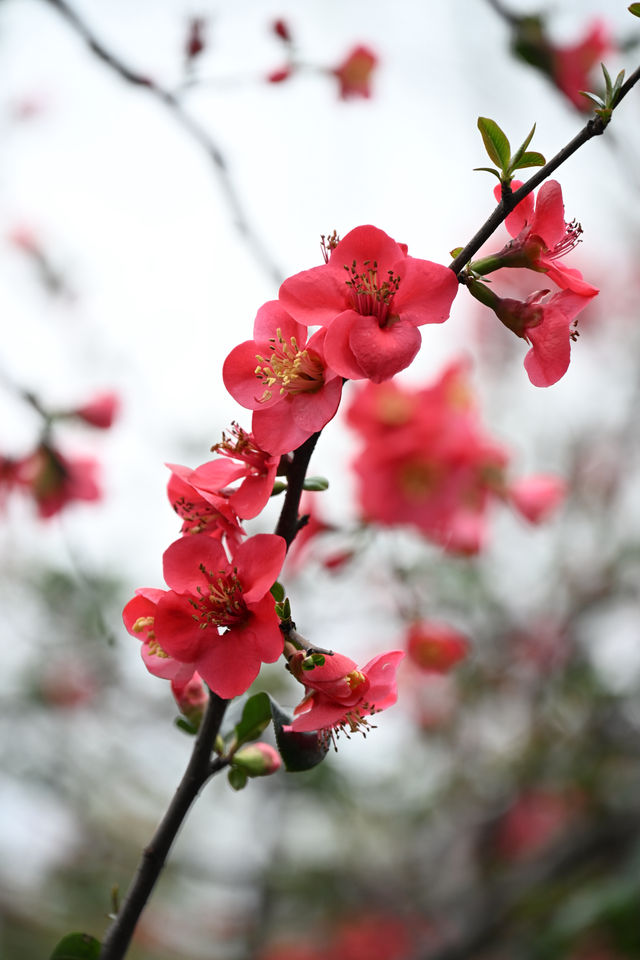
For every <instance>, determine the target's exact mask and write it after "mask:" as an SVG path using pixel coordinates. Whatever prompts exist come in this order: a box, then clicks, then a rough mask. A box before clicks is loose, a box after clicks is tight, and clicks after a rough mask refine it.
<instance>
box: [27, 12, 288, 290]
mask: <svg viewBox="0 0 640 960" xmlns="http://www.w3.org/2000/svg"><path fill="white" fill-rule="evenodd" d="M43 2H44V3H48V4H49V6H51V7H53V8H54V10H57V11H58V13H59V14H61V16H63V17H64V18H65V20H66V21H67V23H69V24H70V25H71V26H72V27H73V29H74V30H75V31H76V33H78V34H79V36H80V37H82V39H83V40H84V42H85V43H86V45H87V46H88V47H89V49H90V50H91V52H92V53H94V54H95V55H96V57H98V59H99V60H101V61H102V62H103V63H104V64H106V66H108V67H109V68H110V69H111V70H113V71H114V72H115V73H117V74H118V75H119V76H120V77H121V78H122V79H123V80H124V81H126V82H127V83H130V84H132V85H133V86H135V87H138V88H139V89H141V90H146V91H147V93H149V94H150V95H151V96H152V97H153V98H154V99H155V100H157V101H158V102H159V103H162V104H163V105H164V106H165V107H166V108H167V109H168V110H169V111H170V112H171V114H172V116H173V117H174V119H175V120H176V121H177V122H178V123H179V124H180V126H181V127H182V128H183V129H184V130H185V131H186V132H187V133H188V134H189V136H190V137H191V138H192V139H193V140H195V141H196V143H198V144H199V145H200V146H201V147H202V149H203V150H204V151H205V153H206V154H207V156H208V157H209V160H210V161H211V165H212V166H213V168H214V170H215V172H216V175H217V177H218V180H219V182H220V186H221V188H222V194H223V196H224V197H225V199H226V201H227V204H228V206H229V208H230V211H231V216H232V219H233V222H234V225H235V227H236V229H237V230H238V232H239V233H240V235H241V236H242V237H243V239H244V240H245V241H246V243H247V244H248V246H249V247H250V249H251V251H252V253H253V255H254V257H255V258H256V260H257V261H258V263H259V264H260V266H261V267H262V268H263V269H264V270H265V272H266V273H267V274H268V275H269V277H270V278H271V280H273V282H274V283H275V284H276V285H278V286H279V285H280V284H281V283H282V280H283V275H282V271H281V270H280V268H279V267H278V265H277V264H276V263H275V261H274V260H273V258H272V256H271V253H270V251H269V249H268V247H267V246H266V245H265V244H264V243H263V241H262V240H261V239H260V238H259V237H258V235H257V234H256V233H255V231H254V229H253V227H252V226H251V224H250V222H249V218H248V216H247V214H246V212H245V210H244V207H243V205H242V203H241V201H240V197H239V196H238V191H237V189H236V187H235V185H234V183H233V181H232V179H231V175H230V173H229V168H228V165H227V162H226V160H225V158H224V156H223V154H222V151H221V150H220V148H219V147H218V146H217V144H216V143H215V141H214V140H213V138H212V136H211V134H210V133H209V132H208V131H207V130H205V128H204V127H202V126H201V125H200V124H199V123H198V122H197V120H194V118H193V117H192V116H191V115H190V114H189V113H187V112H186V111H185V109H184V107H183V105H182V103H181V102H180V100H179V99H178V97H176V95H175V94H173V93H172V92H171V91H170V90H167V89H166V88H164V87H162V86H160V85H159V84H158V83H156V82H155V81H154V80H151V79H150V78H149V77H146V76H144V75H143V74H141V73H137V72H136V71H135V70H132V69H131V68H130V67H128V66H127V65H126V64H125V63H124V62H123V61H122V60H121V59H120V58H119V57H117V56H116V55H115V54H114V53H113V51H111V50H109V49H108V48H107V47H105V45H104V44H103V43H102V41H101V40H99V39H98V37H97V36H96V34H94V33H93V31H92V30H91V29H90V28H89V27H88V26H87V24H86V23H85V22H84V20H82V19H81V18H80V17H79V16H78V14H77V13H76V11H75V10H73V9H72V8H71V7H70V6H69V5H68V4H67V3H66V2H65V0H43Z"/></svg>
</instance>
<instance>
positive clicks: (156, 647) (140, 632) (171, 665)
mask: <svg viewBox="0 0 640 960" xmlns="http://www.w3.org/2000/svg"><path fill="white" fill-rule="evenodd" d="M163 595H164V590H156V589H155V588H154V587H141V588H140V589H139V590H136V594H135V596H134V597H133V598H132V599H131V600H129V602H128V603H127V605H126V606H125V608H124V610H123V611H122V619H123V621H124V625H125V628H126V629H127V631H128V632H129V633H130V634H131V636H132V637H136V638H137V639H138V640H141V641H142V646H141V648H140V653H141V655H142V660H143V662H144V665H145V667H146V668H147V670H148V671H149V673H152V674H153V675H154V677H160V678H161V679H163V680H171V681H172V683H174V682H175V683H176V685H177V689H181V688H183V687H184V686H186V684H188V683H189V681H190V680H191V678H192V677H194V676H195V666H194V664H193V663H181V662H179V661H178V660H174V659H173V657H170V656H169V654H168V653H167V652H166V651H165V650H163V649H162V647H161V646H160V644H159V643H158V640H157V638H156V631H155V619H156V608H157V604H158V600H159V599H160V598H161V597H162V596H163Z"/></svg>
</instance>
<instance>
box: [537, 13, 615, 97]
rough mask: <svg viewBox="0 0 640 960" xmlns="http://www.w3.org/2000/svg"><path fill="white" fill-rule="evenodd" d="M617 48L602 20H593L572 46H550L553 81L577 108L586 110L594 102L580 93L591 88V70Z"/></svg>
mask: <svg viewBox="0 0 640 960" xmlns="http://www.w3.org/2000/svg"><path fill="white" fill-rule="evenodd" d="M613 49H614V46H613V43H612V41H611V34H610V31H609V28H608V26H607V24H606V23H605V22H604V21H603V20H594V21H593V23H592V24H591V26H590V28H589V30H588V32H587V34H586V35H585V37H584V39H583V40H580V41H579V42H578V43H575V44H573V45H572V46H569V47H552V48H551V74H552V77H553V80H554V83H555V84H556V86H557V87H558V89H559V90H561V91H562V92H563V93H564V95H565V96H566V97H568V99H569V100H571V103H572V104H573V105H574V107H577V108H578V110H582V111H583V112H585V113H590V112H591V110H593V104H592V103H591V101H590V100H588V99H587V98H586V97H583V96H581V95H580V91H581V90H589V89H590V83H591V81H590V73H591V71H592V69H593V68H594V67H595V66H597V65H598V64H599V63H601V62H602V60H603V58H604V57H605V56H606V54H608V53H610V52H612V51H613Z"/></svg>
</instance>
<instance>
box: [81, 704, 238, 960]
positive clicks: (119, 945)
mask: <svg viewBox="0 0 640 960" xmlns="http://www.w3.org/2000/svg"><path fill="white" fill-rule="evenodd" d="M227 702H228V701H227V700H222V699H221V698H220V697H218V696H217V695H216V694H215V693H210V694H209V704H208V706H207V709H206V712H205V715H204V717H203V719H202V724H201V725H200V730H199V731H198V735H197V737H196V740H195V743H194V746H193V752H192V754H191V758H190V760H189V763H188V765H187V769H186V770H185V773H184V776H183V778H182V780H181V782H180V786H179V787H178V789H177V790H176V793H175V795H174V797H173V799H172V801H171V803H170V804H169V807H168V809H167V812H166V813H165V815H164V817H163V819H162V821H161V823H160V825H159V826H158V829H157V830H156V832H155V835H154V837H153V839H152V840H151V843H150V844H149V845H148V846H147V847H145V849H144V851H143V853H142V859H141V860H140V863H139V865H138V871H137V873H136V875H135V877H134V880H133V883H132V884H131V886H130V888H129V890H128V891H127V895H126V897H125V899H124V901H123V903H122V907H121V908H120V910H119V911H118V915H117V916H116V918H115V920H114V921H113V923H112V924H111V926H110V927H109V929H108V930H107V933H106V936H105V938H104V942H103V945H102V950H101V953H100V960H122V957H124V955H125V953H126V952H127V949H128V947H129V943H130V941H131V938H132V936H133V932H134V930H135V927H136V924H137V922H138V920H139V918H140V914H141V913H142V911H143V910H144V908H145V905H146V903H147V900H148V899H149V897H150V895H151V891H152V890H153V888H154V886H155V884H156V880H157V879H158V877H159V875H160V872H161V870H162V868H163V867H164V863H165V860H166V859H167V855H168V853H169V850H170V849H171V845H172V844H173V841H174V840H175V838H176V835H177V833H178V830H179V829H180V827H181V826H182V822H183V820H184V818H185V817H186V815H187V813H188V811H189V808H190V806H191V804H192V803H193V801H194V800H195V799H196V797H197V796H198V794H199V793H200V790H201V789H202V787H203V786H204V785H205V783H206V782H207V780H208V779H209V778H210V777H211V776H213V774H214V773H217V771H218V770H220V769H222V767H223V766H225V765H226V764H225V762H224V761H223V760H222V759H221V758H218V759H216V760H214V761H212V760H211V753H212V750H213V744H214V742H215V739H216V736H217V735H218V731H219V729H220V724H221V723H222V718H223V717H224V712H225V710H226V708H227Z"/></svg>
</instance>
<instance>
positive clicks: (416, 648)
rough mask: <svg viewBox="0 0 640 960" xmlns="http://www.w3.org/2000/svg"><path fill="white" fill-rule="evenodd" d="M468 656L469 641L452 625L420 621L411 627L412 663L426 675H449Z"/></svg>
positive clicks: (409, 646) (410, 654) (409, 653)
mask: <svg viewBox="0 0 640 960" xmlns="http://www.w3.org/2000/svg"><path fill="white" fill-rule="evenodd" d="M468 652H469V641H468V640H467V638H466V637H465V636H464V635H463V634H461V633H460V632H459V631H458V630H455V629H454V628H453V627H451V626H450V625H449V624H448V623H441V622H439V621H436V620H419V621H416V622H415V623H412V624H411V625H410V627H409V630H408V633H407V653H408V655H409V659H410V660H411V661H412V663H414V664H415V665H416V666H417V667H419V668H420V670H424V671H425V673H448V672H449V670H451V668H452V667H453V666H455V664H456V663H458V662H459V661H460V660H464V658H465V657H466V656H467V654H468Z"/></svg>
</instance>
